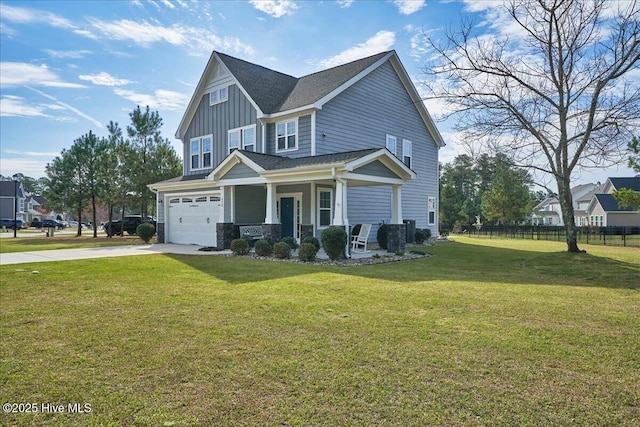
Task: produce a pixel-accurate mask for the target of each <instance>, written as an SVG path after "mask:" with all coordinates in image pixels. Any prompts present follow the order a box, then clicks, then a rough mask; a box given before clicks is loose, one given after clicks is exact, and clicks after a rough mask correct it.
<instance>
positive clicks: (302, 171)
mask: <svg viewBox="0 0 640 427" xmlns="http://www.w3.org/2000/svg"><path fill="white" fill-rule="evenodd" d="M332 169H338V170H344V164H343V163H325V164H322V165H310V166H300V167H297V168H291V169H274V170H268V171H264V172H262V173H261V174H260V175H261V176H264V177H267V178H271V177H274V176H299V175H308V174H318V173H326V174H327V176H331V170H332Z"/></svg>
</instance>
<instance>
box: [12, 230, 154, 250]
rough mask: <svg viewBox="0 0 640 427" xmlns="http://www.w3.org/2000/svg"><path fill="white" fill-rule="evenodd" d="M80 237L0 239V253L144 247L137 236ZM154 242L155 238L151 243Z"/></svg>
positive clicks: (91, 233)
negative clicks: (130, 246) (126, 246)
mask: <svg viewBox="0 0 640 427" xmlns="http://www.w3.org/2000/svg"><path fill="white" fill-rule="evenodd" d="M85 233H86V234H83V235H82V236H80V237H76V235H75V234H58V235H54V237H44V236H38V237H18V238H16V239H14V238H11V237H8V238H2V239H0V253H3V254H6V253H12V252H28V251H44V250H51V249H80V248H98V247H107V246H123V245H144V244H145V243H144V241H143V240H142V239H141V238H140V237H138V236H128V235H125V236H113V237H111V238H108V237H106V234H104V233H101V234H98V237H95V238H94V237H93V232H92V231H87V232H85ZM154 241H155V238H154V239H153V240H152V242H151V243H153V242H154Z"/></svg>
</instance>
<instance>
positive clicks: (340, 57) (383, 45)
mask: <svg viewBox="0 0 640 427" xmlns="http://www.w3.org/2000/svg"><path fill="white" fill-rule="evenodd" d="M395 42H396V33H394V32H393V31H378V32H377V33H376V34H375V35H374V36H373V37H371V38H370V39H368V40H367V41H365V42H364V43H360V44H359V45H357V46H354V47H352V48H349V49H347V50H345V51H342V52H340V53H339V54H337V55H335V56H332V57H330V58H327V59H323V60H321V61H320V66H322V67H325V68H329V67H335V66H337V65H341V64H346V63H347V62H351V61H355V60H356V59H360V58H366V57H367V56H371V55H375V54H376V53H380V52H384V51H387V50H389V49H391V48H392V46H393V44H394V43H395Z"/></svg>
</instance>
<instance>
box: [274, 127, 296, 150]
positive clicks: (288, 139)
mask: <svg viewBox="0 0 640 427" xmlns="http://www.w3.org/2000/svg"><path fill="white" fill-rule="evenodd" d="M297 141H298V119H294V120H289V121H286V122H280V123H276V151H288V150H295V149H297V148H298V142H297Z"/></svg>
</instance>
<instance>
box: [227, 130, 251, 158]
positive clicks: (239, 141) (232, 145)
mask: <svg viewBox="0 0 640 427" xmlns="http://www.w3.org/2000/svg"><path fill="white" fill-rule="evenodd" d="M228 142H229V153H231V152H232V151H233V150H236V149H237V150H246V151H256V125H251V126H245V127H242V128H237V129H231V130H230V131H229V136H228Z"/></svg>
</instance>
